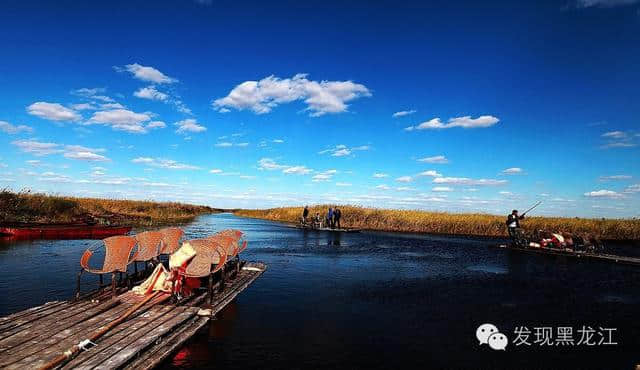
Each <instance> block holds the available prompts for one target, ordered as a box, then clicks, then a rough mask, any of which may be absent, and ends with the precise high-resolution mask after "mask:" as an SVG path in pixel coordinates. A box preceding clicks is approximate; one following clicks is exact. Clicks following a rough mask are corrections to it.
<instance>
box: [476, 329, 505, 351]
mask: <svg viewBox="0 0 640 370" xmlns="http://www.w3.org/2000/svg"><path fill="white" fill-rule="evenodd" d="M476 338H478V341H479V342H480V345H483V344H488V345H489V347H491V349H494V350H496V351H499V350H502V351H504V350H505V349H506V348H507V344H509V339H508V338H507V336H506V335H504V334H502V333H501V332H500V331H499V330H498V327H497V326H495V325H493V324H482V325H480V326H478V329H476Z"/></svg>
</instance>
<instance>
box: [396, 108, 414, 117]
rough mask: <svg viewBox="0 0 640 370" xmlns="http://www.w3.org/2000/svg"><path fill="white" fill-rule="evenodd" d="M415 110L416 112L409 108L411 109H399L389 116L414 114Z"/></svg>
mask: <svg viewBox="0 0 640 370" xmlns="http://www.w3.org/2000/svg"><path fill="white" fill-rule="evenodd" d="M415 112H417V111H416V110H415V109H411V110H401V111H399V112H395V113H394V114H392V115H391V116H392V117H393V118H398V117H404V116H408V115H410V114H414V113H415Z"/></svg>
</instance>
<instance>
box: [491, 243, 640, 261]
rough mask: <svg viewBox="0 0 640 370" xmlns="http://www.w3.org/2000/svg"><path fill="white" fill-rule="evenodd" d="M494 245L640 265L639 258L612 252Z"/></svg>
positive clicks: (554, 254)
mask: <svg viewBox="0 0 640 370" xmlns="http://www.w3.org/2000/svg"><path fill="white" fill-rule="evenodd" d="M494 247H498V248H503V249H509V250H516V251H521V252H527V253H536V254H546V255H553V256H565V257H571V258H577V259H582V260H597V261H604V262H612V263H619V264H623V265H635V266H640V258H636V257H627V256H617V255H614V254H605V253H589V252H579V251H578V252H576V251H571V250H566V249H557V248H548V247H529V248H523V247H517V246H514V245H506V244H501V245H497V246H496V245H494Z"/></svg>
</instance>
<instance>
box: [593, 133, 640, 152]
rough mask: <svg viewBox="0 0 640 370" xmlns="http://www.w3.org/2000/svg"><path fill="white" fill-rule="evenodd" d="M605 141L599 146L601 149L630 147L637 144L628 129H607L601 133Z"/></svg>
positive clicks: (634, 136) (635, 136)
mask: <svg viewBox="0 0 640 370" xmlns="http://www.w3.org/2000/svg"><path fill="white" fill-rule="evenodd" d="M601 137H602V138H604V139H605V140H607V142H606V143H605V144H603V145H601V146H600V148H602V149H610V148H632V147H635V146H637V145H638V144H637V143H636V138H637V135H634V133H633V132H630V131H609V132H605V133H604V134H602V135H601Z"/></svg>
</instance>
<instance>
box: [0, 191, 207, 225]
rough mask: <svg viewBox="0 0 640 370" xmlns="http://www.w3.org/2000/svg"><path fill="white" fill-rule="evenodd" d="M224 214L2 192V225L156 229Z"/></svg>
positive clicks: (186, 207)
mask: <svg viewBox="0 0 640 370" xmlns="http://www.w3.org/2000/svg"><path fill="white" fill-rule="evenodd" d="M217 211H220V210H217V209H214V208H211V207H206V206H197V205H190V204H183V203H171V202H161V203H160V202H152V201H136V200H117V199H97V198H76V197H64V196H56V195H47V194H40V193H32V192H30V191H22V192H19V193H14V192H11V191H8V190H2V191H0V222H43V223H64V222H77V221H85V220H87V219H90V218H93V219H95V220H97V221H98V222H109V223H112V224H121V225H140V226H144V225H147V226H152V225H160V224H172V223H183V222H188V221H191V220H192V219H193V218H195V217H196V216H198V215H201V214H206V213H214V212H217Z"/></svg>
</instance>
